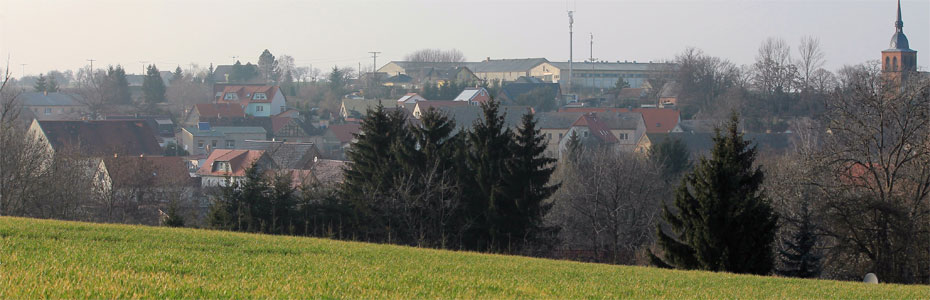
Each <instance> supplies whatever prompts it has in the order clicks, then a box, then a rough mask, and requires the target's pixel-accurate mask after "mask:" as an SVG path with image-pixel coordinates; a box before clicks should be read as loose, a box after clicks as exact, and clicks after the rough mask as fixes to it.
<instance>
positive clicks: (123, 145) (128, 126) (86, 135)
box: [37, 120, 163, 156]
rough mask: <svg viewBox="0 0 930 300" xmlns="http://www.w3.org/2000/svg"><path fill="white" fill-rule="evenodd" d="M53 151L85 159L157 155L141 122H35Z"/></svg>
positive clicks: (149, 131)
mask: <svg viewBox="0 0 930 300" xmlns="http://www.w3.org/2000/svg"><path fill="white" fill-rule="evenodd" d="M37 122H38V124H39V126H40V127H41V128H42V132H43V133H44V134H45V137H46V138H47V139H48V142H49V143H50V144H51V145H52V149H55V151H61V150H65V149H67V150H75V151H78V153H81V154H83V155H88V156H102V155H105V156H109V155H112V154H114V153H119V154H123V155H135V156H138V155H143V154H144V155H161V154H162V152H163V151H162V149H161V146H159V145H158V140H157V139H156V138H155V131H154V130H152V128H151V127H149V126H148V123H147V122H146V121H145V120H97V121H37Z"/></svg>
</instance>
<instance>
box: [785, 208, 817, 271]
mask: <svg viewBox="0 0 930 300" xmlns="http://www.w3.org/2000/svg"><path fill="white" fill-rule="evenodd" d="M811 215H812V213H811V211H810V209H809V208H808V206H807V204H806V203H805V204H804V205H803V206H802V207H801V219H800V220H798V224H797V226H796V228H795V231H794V233H793V234H792V235H791V237H790V238H789V239H788V240H785V241H784V249H783V250H781V251H779V254H780V258H781V263H782V266H783V267H782V268H781V269H779V270H777V273H778V274H779V275H782V276H788V277H799V278H816V277H817V276H820V271H821V262H820V261H821V258H822V257H821V255H820V254H818V253H817V250H816V248H815V247H816V246H817V240H818V238H817V230H816V226H815V225H814V222H813V220H811V218H812V216H811Z"/></svg>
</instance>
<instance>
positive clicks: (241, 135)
mask: <svg viewBox="0 0 930 300" xmlns="http://www.w3.org/2000/svg"><path fill="white" fill-rule="evenodd" d="M266 137H267V132H266V131H265V129H264V128H262V127H254V126H252V127H236V126H211V125H210V124H209V123H201V124H199V125H198V126H187V127H184V128H182V129H181V132H179V133H178V146H179V147H181V149H184V150H185V151H187V152H189V153H190V154H191V155H203V154H208V153H210V151H211V150H213V149H236V147H237V145H242V144H243V143H245V141H246V140H264V139H265V138H266Z"/></svg>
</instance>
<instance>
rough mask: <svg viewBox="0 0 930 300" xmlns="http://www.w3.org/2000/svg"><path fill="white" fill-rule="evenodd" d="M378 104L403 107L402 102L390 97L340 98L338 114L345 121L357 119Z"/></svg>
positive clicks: (385, 106)
mask: <svg viewBox="0 0 930 300" xmlns="http://www.w3.org/2000/svg"><path fill="white" fill-rule="evenodd" d="M378 104H381V106H382V107H384V108H385V109H396V108H398V107H403V104H402V103H400V102H398V101H396V100H391V99H379V100H366V99H342V106H340V107H339V115H340V116H342V118H343V119H345V120H347V121H357V120H360V119H362V118H364V117H365V115H366V114H367V113H368V110H374V109H375V108H376V107H378Z"/></svg>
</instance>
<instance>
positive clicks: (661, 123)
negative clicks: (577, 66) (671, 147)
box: [559, 107, 681, 133]
mask: <svg viewBox="0 0 930 300" xmlns="http://www.w3.org/2000/svg"><path fill="white" fill-rule="evenodd" d="M559 112H630V110H629V109H626V108H610V107H565V108H562V109H559ZM633 112H638V113H641V114H643V120H644V121H645V122H646V132H648V133H668V132H669V131H671V130H672V129H673V128H675V126H676V125H678V121H679V120H681V113H680V112H679V111H678V110H677V109H671V108H634V109H633Z"/></svg>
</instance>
